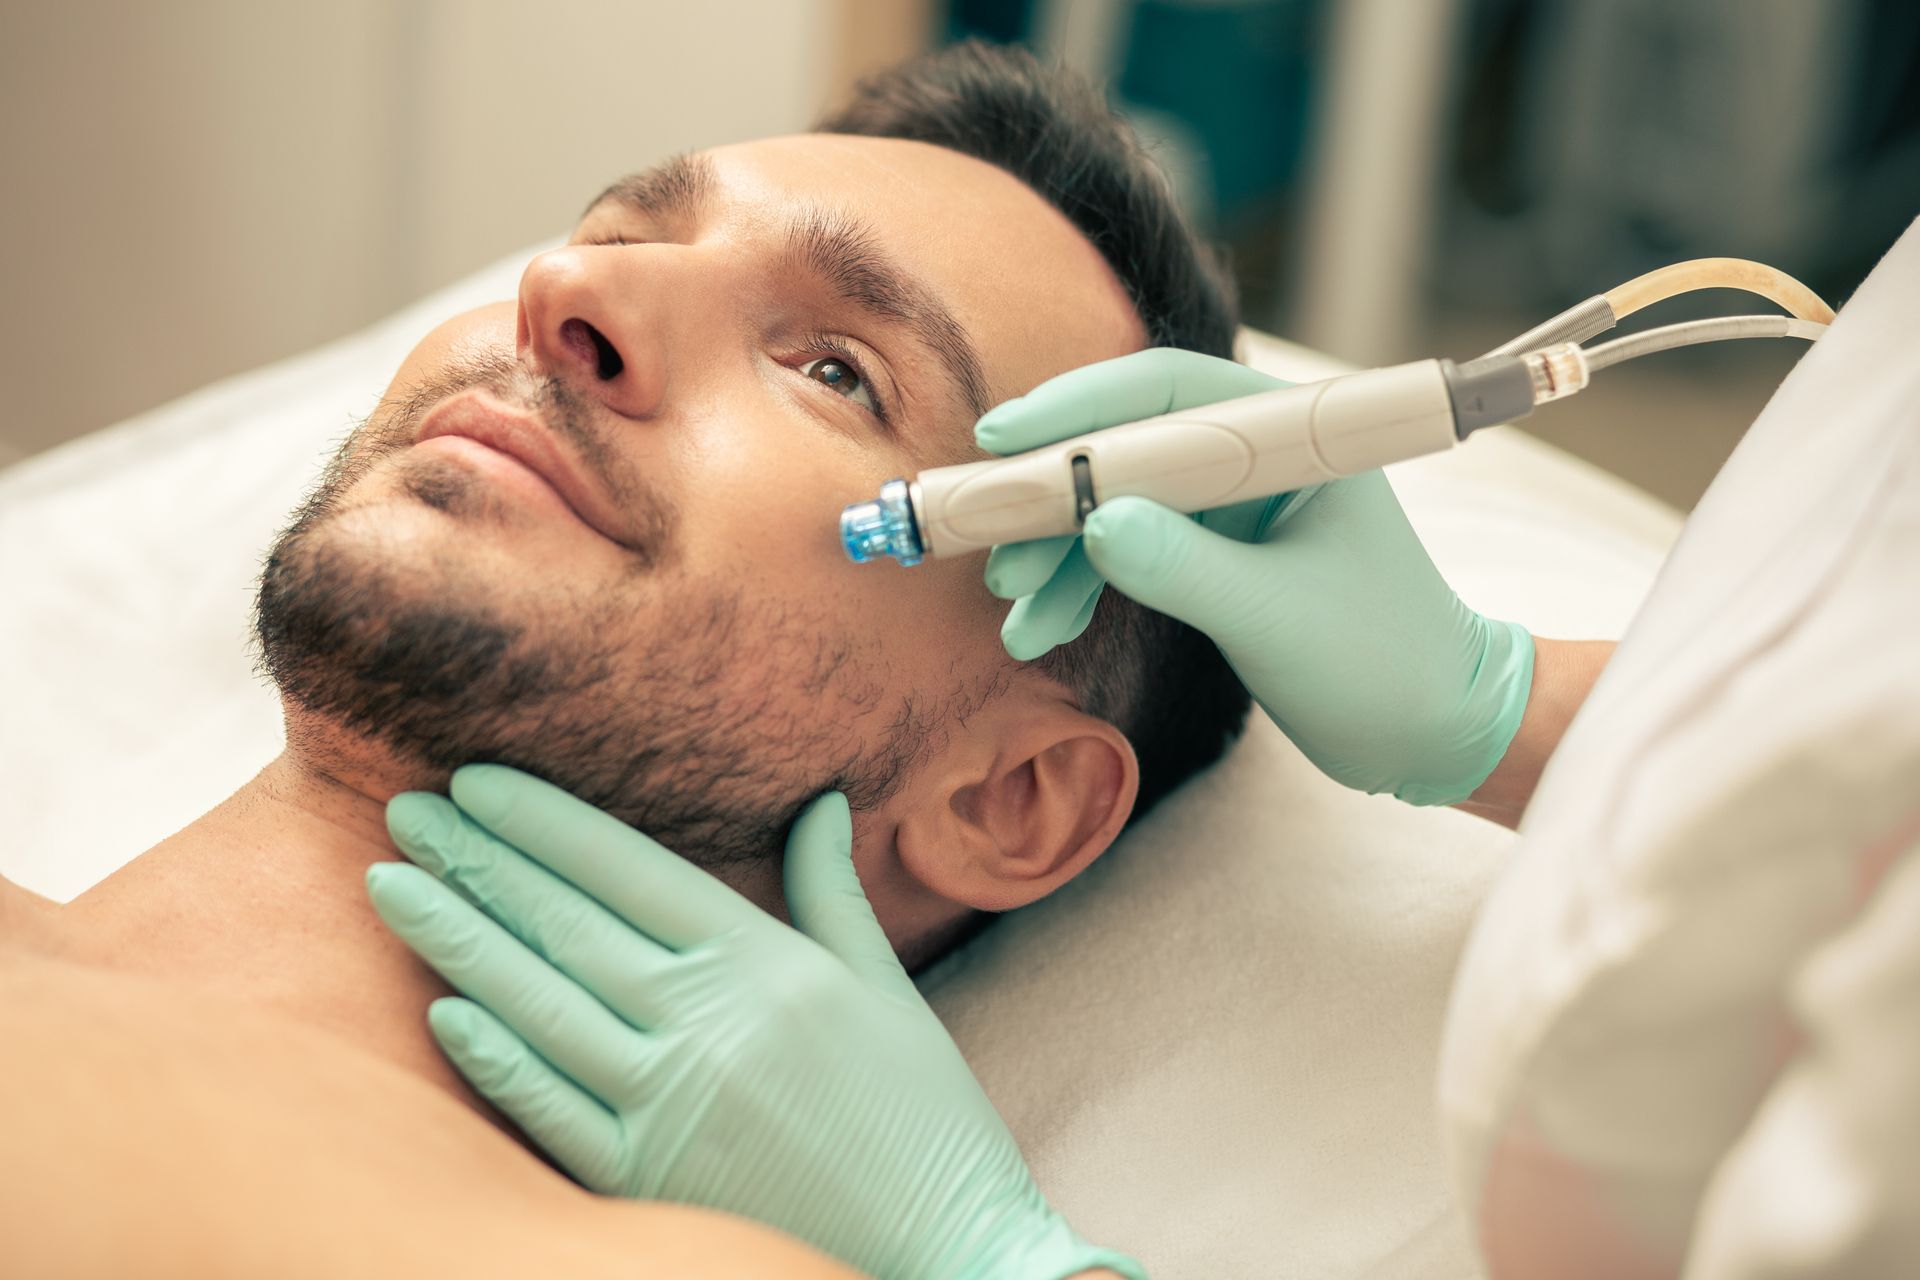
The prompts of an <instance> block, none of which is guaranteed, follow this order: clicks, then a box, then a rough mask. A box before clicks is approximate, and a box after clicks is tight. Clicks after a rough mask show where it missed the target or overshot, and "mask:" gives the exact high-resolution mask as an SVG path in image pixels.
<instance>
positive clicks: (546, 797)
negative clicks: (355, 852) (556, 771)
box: [450, 764, 772, 951]
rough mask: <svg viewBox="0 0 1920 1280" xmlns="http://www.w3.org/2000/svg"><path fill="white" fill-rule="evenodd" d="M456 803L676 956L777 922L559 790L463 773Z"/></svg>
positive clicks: (477, 767) (510, 774) (498, 769)
mask: <svg viewBox="0 0 1920 1280" xmlns="http://www.w3.org/2000/svg"><path fill="white" fill-rule="evenodd" d="M450 790H451V791H452V793H453V801H454V803H455V804H457V805H459V806H460V807H461V808H462V809H464V810H465V811H466V812H467V813H468V815H470V816H471V817H472V818H473V819H474V821H476V822H478V823H479V824H480V825H481V826H483V827H485V828H487V830H489V831H491V832H493V834H495V835H497V836H499V837H500V838H501V839H502V840H505V841H506V842H507V843H508V844H510V845H513V846H514V847H515V848H517V849H520V850H522V851H523V852H525V853H526V855H527V856H528V857H530V858H532V859H533V860H534V861H536V862H539V863H541V864H542V865H543V866H546V867H548V868H549V869H551V870H552V871H554V872H555V873H556V874H558V875H560V876H561V877H563V878H564V879H566V880H569V881H571V882H572V883H574V884H575V885H578V886H579V887H580V888H581V889H584V890H585V891H586V892H587V893H589V894H591V895H592V896H593V897H594V898H596V899H598V900H599V901H600V902H601V904H602V905H604V906H605V907H606V908H607V909H608V910H609V911H611V912H613V913H614V914H615V915H617V916H619V917H620V918H621V919H623V920H625V921H626V922H627V923H628V924H630V925H632V926H633V927H634V928H636V929H638V930H640V931H641V932H642V933H645V934H647V935H648V936H650V937H652V938H654V939H655V940H657V941H659V942H660V943H662V944H664V945H666V946H668V947H672V948H673V949H674V950H676V951H678V950H683V949H684V948H687V947H691V946H694V945H696V944H698V943H701V942H705V941H706V940H707V939H709V938H712V937H715V936H717V935H719V934H722V933H726V932H727V931H729V930H731V929H735V928H741V927H754V926H755V925H757V924H761V923H765V924H771V923H772V918H771V917H770V916H768V915H767V913H766V912H764V911H762V910H760V908H758V907H756V906H754V905H753V904H752V903H751V902H748V901H747V900H746V899H745V898H743V897H741V896H740V895H739V894H738V893H735V892H734V891H733V890H732V889H730V888H728V887H727V886H726V885H724V884H721V883H720V882H719V881H718V880H716V879H714V878H713V877H712V876H710V875H708V874H707V873H706V872H704V871H702V870H701V869H700V868H698V867H696V866H694V865H693V864H692V863H691V862H688V861H687V860H686V859H684V858H682V857H680V856H679V855H677V854H675V853H673V852H672V851H670V850H668V849H666V848H664V847H663V846H661V845H660V844H658V843H656V842H655V841H653V840H651V839H649V838H648V837H646V836H644V835H642V834H641V833H640V832H638V831H635V830H634V829H633V828H632V827H630V826H628V825H627V824H626V823H624V822H622V821H620V820H619V819H618V818H616V817H614V816H613V815H611V814H608V813H605V812H602V811H601V810H599V809H596V808H594V807H593V806H592V805H590V804H588V803H587V802H586V801H584V800H580V799H576V798H575V797H574V796H571V795H569V794H568V793H567V792H565V791H562V790H561V789H560V788H559V787H556V786H554V785H553V784H552V783H549V782H543V781H541V780H540V779H539V778H536V777H533V776H532V775H530V774H525V773H521V772H520V771H519V770H517V769H509V768H508V767H506V766H505V765H498V764H470V765H465V766H463V767H461V768H459V769H457V770H455V771H454V775H453V785H452V787H451V788H450Z"/></svg>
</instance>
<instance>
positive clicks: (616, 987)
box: [387, 791, 673, 1028]
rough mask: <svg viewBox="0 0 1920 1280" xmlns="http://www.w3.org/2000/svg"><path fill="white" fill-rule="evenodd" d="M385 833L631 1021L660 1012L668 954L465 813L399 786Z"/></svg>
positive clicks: (654, 1018)
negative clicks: (398, 792)
mask: <svg viewBox="0 0 1920 1280" xmlns="http://www.w3.org/2000/svg"><path fill="white" fill-rule="evenodd" d="M387 831H388V833H389V834H390V835H391V836H392V837H393V842H394V843H395V844H396V845H398V846H399V847H400V850H401V852H403V853H405V854H406V855H407V856H408V857H409V858H411V859H412V860H413V861H414V862H415V863H417V864H418V865H419V866H421V867H424V868H425V869H426V870H428V871H430V872H432V873H433V874H434V875H436V876H438V877H439V878H440V880H441V882H442V883H444V884H447V885H450V886H451V887H452V888H454V889H455V890H456V891H458V892H459V893H460V894H461V895H462V896H464V897H465V898H467V899H468V900H469V901H470V902H472V903H473V904H474V905H475V906H477V907H479V908H480V909H481V910H483V911H485V912H486V913H487V914H488V915H490V916H492V917H493V918H494V919H495V920H497V921H499V922H500V924H501V925H503V926H504V927H505V928H506V930H507V931H508V932H509V933H511V934H513V936H514V937H516V938H518V939H519V940H520V941H521V942H523V943H525V944H526V945H527V946H528V947H529V948H530V949H532V951H533V952H534V953H535V954H536V955H538V956H540V957H541V958H542V959H544V960H546V961H547V962H548V963H550V964H552V965H553V966H554V967H555V968H557V969H559V970H560V971H561V972H562V973H564V974H566V975H567V976H568V977H570V978H572V979H573V980H574V981H575V982H578V983H579V984H580V985H581V986H582V987H584V988H586V990H587V991H588V992H589V993H590V994H592V995H593V997H594V998H595V999H597V1000H599V1001H600V1003H602V1004H604V1005H606V1006H607V1007H608V1008H609V1009H612V1010H613V1011H614V1012H615V1013H617V1014H619V1015H620V1016H621V1017H622V1018H624V1019H626V1020H627V1021H628V1022H630V1023H632V1024H633V1025H635V1026H637V1027H642V1028H645V1027H652V1026H656V1025H658V1024H659V1022H660V1021H661V1019H662V1018H663V1016H664V1014H665V1008H666V1000H665V998H664V992H665V990H666V988H667V985H668V984H667V974H668V970H669V969H670V968H671V966H672V963H673V953H672V952H670V951H668V950H667V949H666V948H665V947H662V946H661V945H660V944H659V943H657V942H655V941H654V940H653V939H651V938H649V937H647V936H646V935H645V934H643V933H640V932H638V931H636V930H635V929H634V928H633V926H631V925H629V924H628V923H627V922H626V921H625V920H622V919H620V918H619V917H618V916H616V915H614V914H613V913H612V912H611V911H608V910H607V909H606V908H605V907H603V906H601V905H600V904H599V903H598V902H595V901H594V900H593V899H592V898H591V897H589V896H588V895H587V894H585V893H583V892H581V891H580V890H579V889H578V888H576V887H574V886H573V885H571V884H569V883H567V882H566V881H565V880H562V879H561V878H560V877H559V876H556V875H554V874H553V872H551V871H548V870H547V869H546V868H545V867H543V866H541V865H540V864H539V863H537V862H535V861H533V860H532V859H531V858H529V857H527V856H526V855H525V854H523V853H521V852H520V851H519V850H518V849H516V848H514V847H513V846H512V845H510V844H507V843H506V842H505V841H503V840H500V839H499V838H498V837H496V836H495V835H493V834H492V833H491V832H489V831H488V830H487V829H486V828H484V827H482V826H480V825H479V824H478V823H476V822H474V821H473V820H472V819H470V818H468V817H467V816H466V815H465V814H463V813H461V812H460V810H458V809H456V808H455V807H454V806H453V803H452V801H450V800H448V799H446V798H445V797H444V796H437V795H432V794H430V793H428V792H424V791H406V792H402V793H401V794H400V795H397V796H395V797H394V798H393V799H392V800H391V801H389V802H388V804H387Z"/></svg>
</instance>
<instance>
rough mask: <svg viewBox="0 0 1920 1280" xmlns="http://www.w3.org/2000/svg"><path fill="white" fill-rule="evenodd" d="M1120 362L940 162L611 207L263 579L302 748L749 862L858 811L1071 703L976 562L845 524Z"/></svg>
mask: <svg viewBox="0 0 1920 1280" xmlns="http://www.w3.org/2000/svg"><path fill="white" fill-rule="evenodd" d="M1144 341H1145V339H1144V335H1143V332H1142V330H1141V327H1140V324H1139V321H1138V319H1137V317H1136V316H1135V314H1134V312H1133V309H1132V307H1131V306H1130V304H1129V302H1128V300H1127V298H1126V295H1125V293H1124V291H1123V289H1122V287H1121V286H1120V284H1119V282H1118V280H1117V279H1116V278H1115V277H1114V275H1113V273H1112V272H1111V270H1110V269H1109V268H1108V267H1107V266H1106V264H1105V263H1104V262H1103V261H1102V260H1101V258H1100V256H1099V254H1098V253H1097V252H1096V251H1095V250H1094V248H1093V247H1092V246H1091V245H1090V244H1089V243H1088V242H1087V241H1086V240H1085V239H1084V238H1082V237H1081V236H1080V235H1079V234H1078V233H1077V232H1076V231H1075V230H1074V229H1073V228H1072V226H1071V225H1070V224H1069V223H1068V222H1067V221H1066V220H1065V219H1064V218H1063V217H1062V216H1061V215H1060V214H1059V213H1057V212H1056V211H1055V210H1053V209H1052V208H1051V207H1050V206H1049V205H1047V204H1046V203H1045V202H1044V201H1043V200H1042V199H1041V198H1040V197H1039V196H1037V195H1035V194H1034V193H1033V192H1031V191H1029V190H1028V189H1027V188H1026V187H1024V186H1022V185H1021V184H1020V183H1019V182H1017V181H1016V180H1015V179H1013V178H1012V177H1010V176H1009V175H1007V174H1006V173H1004V172H1002V171H1001V170H999V169H996V168H994V167H992V166H989V165H987V164H985V163H983V162H980V161H977V160H974V159H971V158H969V157H965V156H962V155H959V154H957V153H954V152H950V151H946V150H944V149H941V148H936V147H931V146H926V145H922V144H918V143H911V142H904V141H898V140H892V139H873V138H855V137H835V136H823V135H806V136H800V137H791V138H777V139H770V140H766V141H760V142H753V143H748V144H744V145H740V146H733V147H725V148H721V149H718V150H715V151H711V152H707V153H704V154H703V155H701V156H698V157H694V158H693V160H692V161H691V162H684V163H680V164H677V165H673V166H669V167H667V168H666V169H664V170H661V171H655V173H654V174H653V175H651V176H650V177H649V176H643V177H642V178H641V179H637V180H628V181H627V182H625V183H623V184H620V185H617V186H616V187H615V188H613V189H612V190H611V191H610V192H609V193H608V195H607V196H606V197H604V198H603V199H601V200H600V201H599V202H598V203H597V204H596V205H595V206H594V207H593V208H592V209H591V210H589V212H588V213H587V215H586V216H585V217H584V218H583V220H582V221H581V223H580V225H579V227H578V229H577V230H576V232H575V234H574V236H573V238H572V241H571V243H569V244H568V245H567V246H566V247H565V248H562V249H559V250H556V251H554V252H551V253H546V254H542V255H540V256H539V257H538V258H536V259H535V260H534V261H533V262H532V264H531V265H529V267H528V268H527V271H526V273H525V275H524V277H523V279H522V281H521V286H520V297H519V300H518V303H517V305H515V304H501V305H499V306H497V307H490V308H484V309H482V310H480V311H475V312H472V313H469V314H467V315H464V316H461V317H459V318H457V319H455V320H453V321H451V322H449V323H448V324H445V325H443V326H441V327H440V328H439V329H436V330H435V331H434V332H433V333H431V334H430V335H428V337H427V338H426V339H425V340H424V341H423V342H422V343H421V344H420V345H419V346H418V347H417V348H415V350H414V351H413V353H412V354H411V355H410V356H409V357H408V359H407V361H406V363H405V364H404V365H403V366H402V367H401V369H400V371H399V373H398V375H397V376H396V378H395V380H394V383H393V385H392V387H391V388H390V389H389V392H388V396H387V398H386V400H385V401H384V402H383V405H382V408H381V410H380V411H379V412H378V413H376V414H375V415H374V417H373V418H372V419H371V420H370V421H369V422H368V424H367V425H366V426H365V427H363V428H362V430H361V431H359V432H357V433H356V434H355V436H354V438H353V439H351V440H350V441H349V442H348V443H347V445H346V446H345V447H344V448H343V449H342V451H341V454H340V456H339V457H338V458H337V459H336V460H335V464H334V469H333V471H332V472H331V473H330V475H329V477H328V480H327V481H326V482H325V483H324V484H323V486H322V489H321V491H320V493H318V494H317V495H316V497H315V499H314V501H313V502H311V503H310V504H309V506H308V508H307V509H306V510H305V511H303V512H302V513H301V515H300V517H299V518H298V520H297V521H296V524H295V527H294V529H293V530H292V531H291V532H290V533H289V535H287V536H286V537H285V538H284V539H283V540H282V542H281V544H280V545H279V546H278V547H277V548H276V549H275V553H274V557H273V560H272V562H271V563H270V565H269V568H268V571H267V575H266V579H265V585H264V587H263V591H262V600H261V630H262V638H263V643H264V647H265V650H266V656H267V662H268V666H269V668H270V669H271V670H272V672H273V674H274V676H275V678H276V679H277V680H278V681H279V682H280V684H281V686H282V689H283V692H284V693H285V694H286V696H287V699H288V703H289V714H290V729H293V728H297V724H298V722H299V721H300V720H301V718H302V717H317V718H318V719H319V720H320V721H322V722H326V723H329V724H332V725H335V726H344V727H345V728H346V729H347V730H349V731H350V732H351V733H353V734H357V735H360V736H362V737H364V738H366V739H369V740H371V741H373V742H375V743H378V744H379V745H380V747H381V748H382V750H383V751H385V752H386V753H388V754H389V755H391V756H393V757H397V758H398V759H399V760H400V761H402V762H403V763H405V764H407V765H411V766H416V767H417V769H418V770H419V771H422V772H417V773H416V774H415V775H414V776H411V777H408V778H406V779H403V780H402V781H404V782H406V783H407V784H408V785H421V784H422V782H423V780H425V779H426V778H430V777H431V776H433V775H435V774H437V773H438V771H441V770H445V769H447V768H450V767H452V766H454V765H457V764H460V763H464V762H466V761H468V760H476V759H488V760H498V761H504V762H507V763H512V764H516V765H519V766H520V767H522V768H526V769H529V770H531V771H533V772H536V773H539V774H541V775H543V776H545V777H547V778H550V779H552V780H553V781H555V782H557V783H559V784H560V785H562V786H565V787H567V788H568V789H569V790H572V791H574V792H576V793H577V794H580V795H581V796H582V797H584V798H586V799H588V800H590V801H592V802H594V803H596V804H599V805H601V806H602V807H604V808H607V809H609V810H610V811H612V812H614V813H616V814H617V815H619V816H620V817H622V818H624V819H626V820H627V821H629V822H632V823H634V824H635V825H636V826H639V827H641V828H643V829H645V830H647V831H648V832H649V833H650V834H653V835H654V836H655V837H656V838H658V839H660V840H662V841H663V842H665V843H667V844H668V845H669V847H674V848H677V849H678V850H679V851H680V852H682V853H684V854H685V855H686V856H688V857H691V858H694V859H695V860H696V861H702V862H704V863H706V864H707V865H714V866H723V867H724V865H725V864H727V863H729V862H730V861H739V862H744V861H746V860H749V859H753V860H758V861H760V862H763V863H764V861H765V858H766V855H767V854H769V853H772V852H774V851H776V850H777V848H778V835H779V832H780V831H781V830H782V829H783V828H784V826H785V825H786V823H787V822H788V821H789V820H790V819H791V817H792V816H793V814H794V813H795V812H796V811H797V809H798V807H799V806H800V805H801V804H803V803H804V802H805V801H806V800H807V799H808V798H810V797H811V796H812V795H814V794H817V793H818V792H819V791H821V790H823V789H825V788H827V787H831V786H841V787H843V788H847V789H849V791H850V794H851V797H852V798H853V800H854V802H855V806H856V810H858V809H860V808H862V807H863V806H864V807H868V808H870V807H872V806H873V805H875V804H877V803H879V802H880V801H881V800H883V799H885V798H886V797H887V796H888V795H890V794H892V792H893V791H894V790H895V789H896V788H897V786H898V784H899V783H900V781H901V779H902V778H904V777H906V776H908V775H909V774H910V773H911V772H912V770H913V766H915V765H916V764H918V763H920V762H922V761H923V760H924V759H925V758H927V757H928V756H929V755H930V754H936V753H937V752H938V751H939V750H940V748H941V744H942V734H943V726H946V725H949V724H951V723H952V721H953V718H954V717H955V716H962V717H964V716H966V715H968V714H970V713H971V711H973V710H974V709H977V708H978V707H979V706H981V705H983V704H984V703H985V702H987V701H990V700H992V699H993V698H994V697H996V696H999V695H1001V694H1003V693H1004V692H1005V691H1006V690H1008V689H1009V688H1014V689H1026V690H1027V691H1028V692H1030V693H1031V692H1033V691H1034V690H1035V688H1036V686H1034V685H1033V684H1032V683H1030V682H1044V683H1045V684H1046V685H1048V686H1049V689H1046V690H1040V691H1039V693H1040V696H1056V697H1059V698H1061V699H1064V698H1065V693H1064V690H1060V689H1059V688H1058V686H1053V685H1051V682H1050V681H1046V680H1045V677H1043V676H1041V675H1039V674H1038V673H1036V672H1033V671H1030V670H1021V669H1017V668H1015V667H1014V666H1013V665H1012V664H1011V663H1009V662H1008V660H1007V659H1006V658H1005V656H1004V654H1003V653H1002V652H1001V650H1000V647H999V642H998V627H999V623H1000V619H1001V616H1002V612H1003V608H1004V607H1003V606H1000V605H999V604H998V603H997V602H996V601H994V600H993V599H992V598H991V597H990V596H989V595H988V594H987V593H986V591H985V590H984V589H983V587H982V586H981V583H980V564H979V562H978V561H977V560H976V559H971V558H969V559H961V560H955V561H940V562H931V561H930V562H927V563H925V564H922V565H920V566H917V567H915V568H911V569H902V568H899V567H898V566H895V565H892V564H881V565H865V566H855V565H852V564H850V563H849V562H848V561H847V559H846V556H845V554H844V552H843V551H842V550H841V548H840V545H839V538H838V530H837V516H838V513H839V511H840V509H841V507H842V506H844V505H845V504H847V503H849V502H854V501H859V500H863V499H866V498H870V497H871V496H872V495H873V494H874V493H875V492H876V491H877V490H878V488H879V487H880V485H881V483H882V482H884V481H886V480H888V479H890V478H893V477H895V476H902V475H911V474H912V473H914V472H916V471H918V470H920V469H922V468H926V467H932V466H939V465H943V464H948V463H953V462H958V461H964V460H968V459H970V458H972V457H976V456H979V455H978V454H977V452H976V451H975V449H974V447H973V444H972V439H971V431H972V425H973V422H974V419H975V418H976V417H977V416H978V414H979V413H980V412H981V411H982V410H984V409H985V408H986V407H987V406H988V405H990V404H993V403H995V402H997V401H999V400H1002V399H1005V398H1007V397H1010V396H1014V395H1018V394H1021V393H1023V392H1025V391H1026V390H1028V389H1030V388H1031V387H1033V386H1035V385H1036V384H1038V383H1040V382H1042V381H1044V380H1045V379H1047V378H1049V377H1051V376H1053V375H1054V374H1057V373H1060V372H1062V371H1064V370H1066V369H1069V368H1073V367H1076V366H1079V365H1083V364H1087V363H1090V362H1093V361H1096V360H1103V359H1108V358H1111V357H1114V356H1118V355H1122V354H1125V353H1127V352H1129V351H1132V350H1136V349H1138V348H1139V347H1141V346H1142V345H1144ZM516 454H517V455H520V456H522V457H528V458H533V459H534V462H533V465H532V466H531V467H529V466H527V465H523V463H522V462H521V461H516V460H515V456H514V455H516ZM542 454H544V455H545V457H546V458H547V459H548V460H545V461H542V460H540V457H539V455H542ZM1023 682H1027V683H1023ZM297 741H298V736H297V734H296V742H297ZM426 784H427V785H432V783H431V782H430V781H428V782H427V783H426ZM730 878H736V879H739V880H742V881H752V880H753V876H751V875H749V874H747V873H746V872H744V871H743V872H741V873H740V875H738V876H737V877H730ZM743 887H744V886H743ZM756 896H758V895H756Z"/></svg>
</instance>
